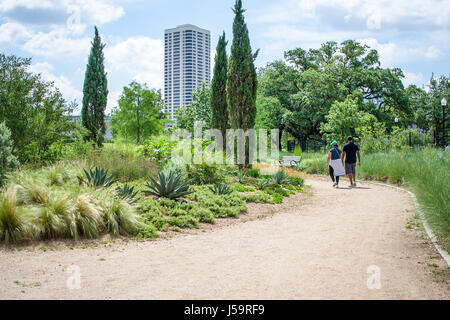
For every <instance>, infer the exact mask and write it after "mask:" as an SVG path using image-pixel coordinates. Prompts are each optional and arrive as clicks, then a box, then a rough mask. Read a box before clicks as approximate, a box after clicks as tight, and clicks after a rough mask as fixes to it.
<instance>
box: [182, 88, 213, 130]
mask: <svg viewBox="0 0 450 320" xmlns="http://www.w3.org/2000/svg"><path fill="white" fill-rule="evenodd" d="M196 121H202V122H203V128H204V129H210V128H211V121H212V119H211V89H210V88H209V87H207V86H206V85H205V83H202V85H201V86H200V87H198V88H197V89H196V90H195V91H194V93H193V94H192V103H191V104H190V105H187V106H185V107H182V108H179V109H178V110H177V121H176V127H177V128H180V129H186V130H188V131H189V132H192V133H193V132H194V124H195V122H196Z"/></svg>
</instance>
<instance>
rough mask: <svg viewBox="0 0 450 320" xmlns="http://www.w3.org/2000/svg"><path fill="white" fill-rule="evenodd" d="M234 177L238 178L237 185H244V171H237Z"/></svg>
mask: <svg viewBox="0 0 450 320" xmlns="http://www.w3.org/2000/svg"><path fill="white" fill-rule="evenodd" d="M236 176H237V178H238V180H239V183H241V184H243V183H244V179H245V177H246V176H247V174H246V173H245V172H244V171H242V170H239V171H238V172H237V174H236Z"/></svg>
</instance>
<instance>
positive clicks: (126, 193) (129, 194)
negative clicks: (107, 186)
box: [116, 183, 139, 204]
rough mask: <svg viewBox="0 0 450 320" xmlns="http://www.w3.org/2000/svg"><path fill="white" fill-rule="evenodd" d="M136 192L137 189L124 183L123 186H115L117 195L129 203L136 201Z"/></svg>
mask: <svg viewBox="0 0 450 320" xmlns="http://www.w3.org/2000/svg"><path fill="white" fill-rule="evenodd" d="M138 192H139V191H134V187H129V186H128V184H126V183H125V185H124V186H123V187H120V186H117V187H116V194H117V197H118V198H119V199H123V200H126V201H127V202H128V203H129V204H133V203H136V201H138V200H139V198H136V195H137V194H138Z"/></svg>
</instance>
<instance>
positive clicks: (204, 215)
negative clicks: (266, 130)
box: [191, 206, 214, 224]
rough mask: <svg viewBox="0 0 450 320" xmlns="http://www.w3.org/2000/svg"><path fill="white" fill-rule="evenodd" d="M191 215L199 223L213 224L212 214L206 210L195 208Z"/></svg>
mask: <svg viewBox="0 0 450 320" xmlns="http://www.w3.org/2000/svg"><path fill="white" fill-rule="evenodd" d="M191 214H192V215H193V216H194V217H195V218H197V219H198V221H200V222H203V223H210V224H214V214H213V213H212V212H211V210H209V209H207V208H202V207H199V206H195V207H194V208H193V209H192V211H191Z"/></svg>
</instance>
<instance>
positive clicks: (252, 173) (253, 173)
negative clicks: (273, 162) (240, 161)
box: [246, 168, 260, 178]
mask: <svg viewBox="0 0 450 320" xmlns="http://www.w3.org/2000/svg"><path fill="white" fill-rule="evenodd" d="M246 175H247V176H249V177H252V178H259V177H260V171H259V169H256V168H253V169H249V170H247V172H246Z"/></svg>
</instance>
